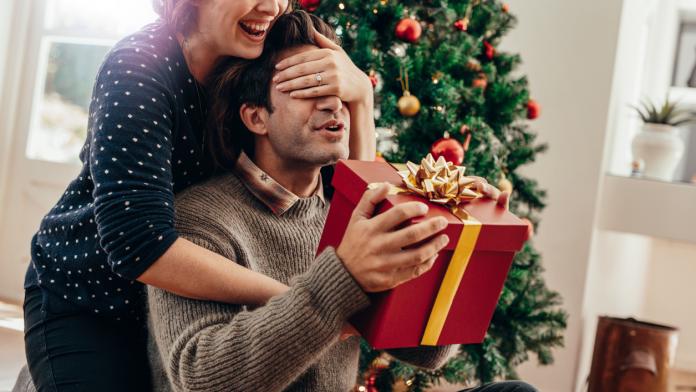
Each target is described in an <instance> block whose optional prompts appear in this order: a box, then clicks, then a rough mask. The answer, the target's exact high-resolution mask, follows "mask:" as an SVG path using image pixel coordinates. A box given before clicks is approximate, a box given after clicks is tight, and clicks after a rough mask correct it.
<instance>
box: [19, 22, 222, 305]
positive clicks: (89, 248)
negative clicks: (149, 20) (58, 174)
mask: <svg viewBox="0 0 696 392" xmlns="http://www.w3.org/2000/svg"><path fill="white" fill-rule="evenodd" d="M204 94H205V92H204V91H203V90H202V87H201V86H200V85H198V84H197V83H196V81H195V80H194V78H193V76H192V75H191V73H190V72H189V70H188V68H187V66H186V62H185V61H184V57H183V53H182V50H181V47H180V46H179V43H178V42H177V40H176V38H175V36H174V35H173V34H172V33H170V32H169V30H168V28H167V26H166V25H164V24H163V23H160V22H158V23H155V24H151V25H148V26H146V27H145V28H143V29H142V30H140V31H139V32H137V33H135V34H133V35H131V36H129V37H126V38H125V39H123V40H122V41H120V42H119V43H118V44H116V46H114V48H113V49H112V50H111V51H110V52H109V54H108V55H107V58H106V59H105V61H104V63H103V65H102V66H101V68H100V70H99V72H98V74H97V79H96V82H95V85H94V90H93V91H92V102H91V104H90V108H89V124H88V134H87V139H86V141H85V144H84V147H83V149H82V152H81V153H80V160H81V161H82V163H83V166H82V170H81V171H80V174H79V175H78V177H77V178H76V179H75V180H73V181H72V182H71V183H70V185H69V186H68V188H67V190H66V191H65V193H64V194H63V195H62V197H61V198H60V200H58V202H57V203H56V205H55V207H53V208H52V209H51V210H50V211H49V212H48V214H47V215H46V216H45V217H44V219H43V220H42V222H41V225H40V227H39V231H38V232H37V233H36V235H35V236H34V237H33V239H32V244H31V254H32V262H31V265H30V267H29V270H28V271H27V276H26V281H25V287H27V288H29V287H33V286H37V285H38V286H40V287H41V288H42V289H43V290H44V292H45V293H46V294H47V295H44V298H45V303H44V305H45V306H46V307H47V308H48V309H52V308H53V309H57V308H58V307H59V306H61V305H63V304H67V303H71V304H74V305H76V306H77V307H78V308H79V309H81V310H84V311H88V312H92V313H94V314H99V315H107V316H114V317H119V318H120V317H124V316H129V315H132V314H133V315H137V314H138V313H139V312H140V306H141V300H142V285H141V284H140V283H138V282H136V281H135V279H136V278H137V277H138V276H139V275H140V274H142V273H143V272H144V271H145V270H146V269H147V268H149V267H150V266H151V265H152V264H153V262H154V261H156V260H157V259H158V258H159V257H160V256H161V255H162V254H163V253H164V252H165V251H166V250H167V248H169V246H170V245H171V244H172V243H173V242H174V241H175V240H176V239H177V233H176V231H175V230H174V221H173V220H174V211H173V206H174V203H173V200H174V194H175V193H176V192H178V191H181V190H182V189H184V188H186V187H188V186H189V185H191V184H194V183H196V182H198V181H200V180H202V179H204V178H207V177H209V176H210V175H211V173H212V166H211V165H210V163H209V160H207V159H205V155H204V153H203V145H204V122H205V104H206V103H205V99H206V97H205V95H204Z"/></svg>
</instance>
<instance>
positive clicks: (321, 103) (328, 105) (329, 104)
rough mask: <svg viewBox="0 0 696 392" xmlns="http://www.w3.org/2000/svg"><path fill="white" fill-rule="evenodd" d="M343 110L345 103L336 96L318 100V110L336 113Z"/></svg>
mask: <svg viewBox="0 0 696 392" xmlns="http://www.w3.org/2000/svg"><path fill="white" fill-rule="evenodd" d="M342 108H343V102H341V100H340V99H339V98H338V97H336V96H328V97H322V98H320V99H318V100H317V109H318V110H324V111H327V112H331V113H336V112H338V111H340V110H341V109H342Z"/></svg>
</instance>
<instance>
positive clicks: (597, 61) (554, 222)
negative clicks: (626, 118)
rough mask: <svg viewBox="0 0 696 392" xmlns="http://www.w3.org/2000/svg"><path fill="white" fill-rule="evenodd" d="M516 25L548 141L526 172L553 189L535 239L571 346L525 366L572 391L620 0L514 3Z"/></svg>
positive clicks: (542, 381) (510, 42)
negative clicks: (565, 316) (545, 363)
mask: <svg viewBox="0 0 696 392" xmlns="http://www.w3.org/2000/svg"><path fill="white" fill-rule="evenodd" d="M509 3H510V8H511V12H513V13H514V14H516V15H517V16H518V18H519V25H518V27H517V28H515V29H513V30H512V31H511V32H510V34H509V36H508V37H507V38H506V39H505V40H504V41H503V45H502V48H503V49H504V50H509V51H514V52H519V53H520V54H521V55H522V59H523V61H524V64H523V66H522V69H521V71H522V73H524V74H526V75H528V77H529V80H530V83H531V91H532V95H533V97H534V98H535V99H536V100H537V101H538V102H540V103H541V105H542V113H541V118H540V119H539V120H538V121H537V122H536V123H534V124H533V125H534V127H535V129H537V130H538V132H539V135H540V138H541V140H543V141H546V142H548V143H549V144H550V149H549V151H548V152H547V153H546V154H544V155H542V156H540V157H539V160H538V162H537V163H535V164H534V165H532V166H531V167H529V168H528V169H527V170H526V174H528V175H529V176H531V177H533V178H536V179H538V181H539V182H540V184H541V185H542V186H544V187H545V188H547V189H548V191H549V199H548V207H547V209H546V210H545V212H544V215H543V216H542V223H541V228H540V230H539V233H538V235H537V238H536V245H537V246H538V248H539V249H540V250H541V252H542V253H543V256H544V265H545V266H546V269H547V272H546V279H547V282H548V284H549V286H550V287H551V288H552V289H555V290H558V291H559V292H560V293H561V294H562V295H563V298H564V308H565V309H566V310H567V311H568V312H569V314H570V318H569V320H568V322H569V324H568V330H567V333H566V346H565V348H564V349H560V350H557V351H556V352H555V358H556V363H555V365H554V366H551V367H536V366H535V365H534V364H528V365H525V366H523V367H522V369H521V375H522V376H523V378H524V379H526V380H528V381H529V382H531V383H533V384H535V385H536V386H537V387H538V388H539V389H540V390H542V391H551V392H566V391H572V390H573V388H574V383H575V377H576V368H577V365H578V355H579V351H580V345H581V330H582V304H583V298H584V290H585V278H586V275H587V273H588V260H589V258H590V248H591V243H592V235H593V227H594V213H595V208H596V206H597V198H598V187H599V183H600V175H601V173H602V170H601V164H602V158H603V150H604V145H605V138H606V129H607V121H608V113H609V110H608V108H609V102H610V93H611V85H612V76H613V70H614V59H615V54H616V42H617V38H618V31H619V30H618V27H619V20H620V14H621V8H622V2H621V0H587V1H572V0H562V1H560V0H510V2H509Z"/></svg>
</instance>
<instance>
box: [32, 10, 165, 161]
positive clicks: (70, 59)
mask: <svg viewBox="0 0 696 392" xmlns="http://www.w3.org/2000/svg"><path fill="white" fill-rule="evenodd" d="M45 9H46V12H45V15H44V18H43V23H42V26H41V31H42V33H41V43H40V47H39V48H38V50H39V57H38V58H39V66H38V68H37V69H38V72H37V75H36V84H35V86H36V91H35V93H34V97H33V100H32V115H31V122H30V130H29V139H28V142H27V151H26V155H27V157H28V158H30V159H39V160H45V161H53V162H63V163H73V162H78V160H79V158H78V154H79V151H80V149H81V148H82V144H83V143H84V139H85V135H86V133H87V111H88V109H89V102H90V100H91V94H92V85H93V83H94V79H95V76H96V74H97V71H98V69H99V66H100V65H101V62H102V61H103V59H104V56H105V55H106V54H107V52H108V51H109V49H110V47H111V46H112V45H113V44H115V43H116V41H118V40H119V39H120V38H122V37H124V36H126V35H128V34H129V33H131V32H134V31H136V30H138V29H139V28H140V27H142V26H143V25H145V24H147V23H151V22H153V21H154V20H155V19H156V14H155V12H154V11H153V9H152V4H151V1H150V0H99V1H94V0H46V8H45Z"/></svg>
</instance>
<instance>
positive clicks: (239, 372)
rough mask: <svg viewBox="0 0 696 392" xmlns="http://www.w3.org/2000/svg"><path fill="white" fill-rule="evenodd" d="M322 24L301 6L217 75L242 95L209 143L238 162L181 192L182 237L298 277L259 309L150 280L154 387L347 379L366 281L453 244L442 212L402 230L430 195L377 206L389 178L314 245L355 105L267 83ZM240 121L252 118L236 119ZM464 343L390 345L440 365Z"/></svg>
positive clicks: (392, 278)
mask: <svg viewBox="0 0 696 392" xmlns="http://www.w3.org/2000/svg"><path fill="white" fill-rule="evenodd" d="M313 28H316V29H317V30H318V31H319V32H321V33H323V34H324V35H327V36H329V37H331V38H333V39H335V36H333V33H332V32H331V30H330V28H329V27H328V26H327V25H326V24H324V23H323V22H321V21H320V20H319V19H317V18H315V17H313V16H310V15H309V14H307V13H305V12H302V11H298V12H293V13H290V14H287V15H283V16H281V17H280V18H279V19H278V21H277V22H276V24H275V26H274V27H273V29H272V30H271V32H270V33H269V36H268V37H267V39H266V48H265V50H264V54H263V55H262V56H261V58H259V59H258V60H256V61H254V62H253V63H251V64H249V65H247V66H243V67H240V68H235V66H230V67H229V69H228V70H227V71H226V72H223V73H222V76H221V77H220V78H219V79H218V81H217V82H216V83H218V84H217V85H216V93H215V94H213V97H212V99H214V100H218V101H220V102H224V101H226V100H231V98H229V97H230V96H229V95H227V94H226V92H227V91H229V89H234V90H235V95H236V96H238V97H240V98H239V99H237V100H236V101H231V102H228V103H229V104H230V107H229V108H228V109H229V110H223V111H222V112H218V113H227V114H228V115H229V118H226V116H227V114H224V115H223V116H220V117H222V118H224V121H223V125H222V126H220V127H217V128H216V130H215V131H214V132H213V134H212V135H211V137H212V138H213V140H219V141H221V142H220V143H218V144H217V147H216V148H215V149H214V150H213V154H214V156H215V158H216V160H217V161H218V162H219V163H220V165H221V167H227V168H228V169H229V172H226V173H223V174H222V175H220V176H218V177H216V178H214V179H212V180H210V181H207V182H205V183H203V184H200V185H198V186H196V187H193V188H190V189H189V190H187V191H185V192H183V193H182V194H180V195H179V196H178V197H177V200H176V203H175V204H176V217H177V221H176V225H177V229H178V230H179V232H180V234H181V235H182V236H184V237H186V238H187V239H189V240H191V241H193V242H195V243H197V244H199V245H201V246H204V247H206V248H208V249H210V250H213V251H215V252H216V253H218V254H220V255H223V256H226V257H227V258H229V259H230V260H234V261H235V262H237V263H239V264H241V265H244V266H245V267H248V268H251V269H253V270H255V271H258V272H261V273H264V274H266V275H269V276H270V277H272V278H274V279H276V280H279V281H281V282H283V283H286V284H288V285H289V286H290V288H289V290H288V291H287V292H286V293H285V294H283V295H280V296H277V297H274V298H272V299H271V300H270V301H269V302H268V303H267V304H266V305H263V306H260V307H258V308H255V309H251V308H250V307H246V306H243V305H230V304H221V303H215V302H210V301H195V300H191V299H187V298H184V297H179V296H177V295H175V294H172V293H169V292H166V291H163V290H160V289H157V288H149V289H148V305H149V310H150V312H149V317H150V331H151V334H152V335H153V336H154V342H155V345H156V350H154V352H153V358H152V362H153V366H155V367H157V366H158V362H160V361H161V365H162V367H163V368H164V373H166V376H164V377H162V378H161V379H158V380H155V385H156V386H157V389H158V390H168V389H172V390H177V391H180V390H182V391H183V390H201V391H217V390H221V391H222V390H224V391H230V390H233V391H281V390H291V391H300V390H302V391H348V390H350V389H352V387H353V385H354V384H355V381H356V378H357V369H358V355H359V351H360V350H359V340H358V339H357V338H356V337H349V338H347V339H342V338H340V333H341V329H342V327H343V326H344V325H345V324H346V322H347V320H348V319H349V317H350V316H351V315H353V314H354V313H356V312H357V311H359V310H361V309H363V308H365V307H366V306H368V305H369V297H368V296H367V294H366V293H367V292H377V291H383V290H386V289H389V288H392V287H394V286H396V285H398V284H400V283H403V282H404V281H407V280H409V279H412V278H414V277H416V276H419V275H420V274H422V273H424V272H426V271H427V270H428V269H429V268H430V267H431V266H432V263H433V262H434V259H435V257H436V255H437V252H438V251H439V250H440V249H442V248H443V247H444V246H445V245H446V237H444V236H442V235H440V236H437V235H436V234H437V232H439V231H440V230H442V228H444V225H445V224H444V222H442V221H440V220H438V219H430V220H427V221H425V222H422V223H419V224H418V225H413V226H409V227H406V228H401V229H398V230H397V227H398V226H399V225H400V224H401V223H402V222H403V221H405V220H406V219H409V218H411V217H414V216H418V215H422V214H423V213H424V212H425V210H424V207H425V205H424V204H422V203H409V204H405V205H403V206H399V207H398V208H395V209H392V210H390V211H388V212H386V213H384V214H381V215H378V216H374V217H373V216H372V214H373V210H374V206H375V204H376V203H378V202H379V201H381V200H382V199H383V198H384V197H385V194H386V189H387V188H386V187H383V188H382V189H379V190H376V191H369V192H366V194H365V196H364V197H363V198H362V199H361V201H360V203H359V205H358V207H356V210H355V212H354V214H353V218H352V220H351V222H350V224H349V226H348V229H347V230H346V234H345V237H344V239H343V241H342V243H341V244H340V245H339V246H338V248H337V249H333V248H329V249H327V250H325V251H324V252H323V253H322V254H320V255H319V256H317V257H315V254H314V253H315V250H316V247H317V244H318V242H319V238H320V236H321V232H322V228H323V224H324V221H325V218H326V213H327V212H328V203H329V201H328V199H327V198H326V197H325V196H324V192H323V184H322V178H321V175H320V169H321V168H322V167H323V166H326V165H330V164H333V163H335V162H336V161H337V160H338V159H342V158H346V157H347V156H348V133H349V132H350V116H349V113H348V109H347V107H346V106H345V105H344V104H343V102H341V101H340V100H339V99H338V98H337V97H323V98H316V99H295V98H292V97H291V96H290V94H288V93H284V92H282V91H281V90H280V89H278V88H277V84H276V83H275V82H272V81H271V79H272V77H273V75H274V65H275V64H276V63H277V62H278V61H280V60H282V59H284V58H288V57H290V56H292V55H295V54H299V53H303V52H307V51H309V50H311V49H315V48H316V46H317V45H316V41H315V37H316V36H315V35H314V33H313ZM226 73H229V75H226ZM230 75H232V76H234V77H227V76H230ZM223 106H224V105H223ZM214 114H215V113H214ZM241 124H243V127H242V128H244V129H236V128H238V127H239V126H240V125H241ZM230 129H232V131H230ZM431 237H432V238H431ZM427 238H431V239H430V240H428V241H425V243H424V244H421V245H419V246H417V247H410V245H413V244H416V243H420V242H421V241H423V240H425V239H427ZM404 248H408V250H404ZM191 279H195V276H192V277H191ZM395 333H398V331H395ZM455 347H456V346H447V347H418V348H412V349H398V350H390V351H389V353H390V354H392V355H394V356H395V357H397V358H399V359H400V360H402V361H405V362H408V363H411V364H413V365H415V366H420V367H424V368H430V369H435V368H438V367H439V366H441V365H442V364H444V362H445V361H446V359H447V358H448V357H449V356H450V355H451V354H452V353H453V352H454V350H455ZM510 390H511V391H512V390H513V389H510ZM522 390H523V389H520V391H522Z"/></svg>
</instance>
